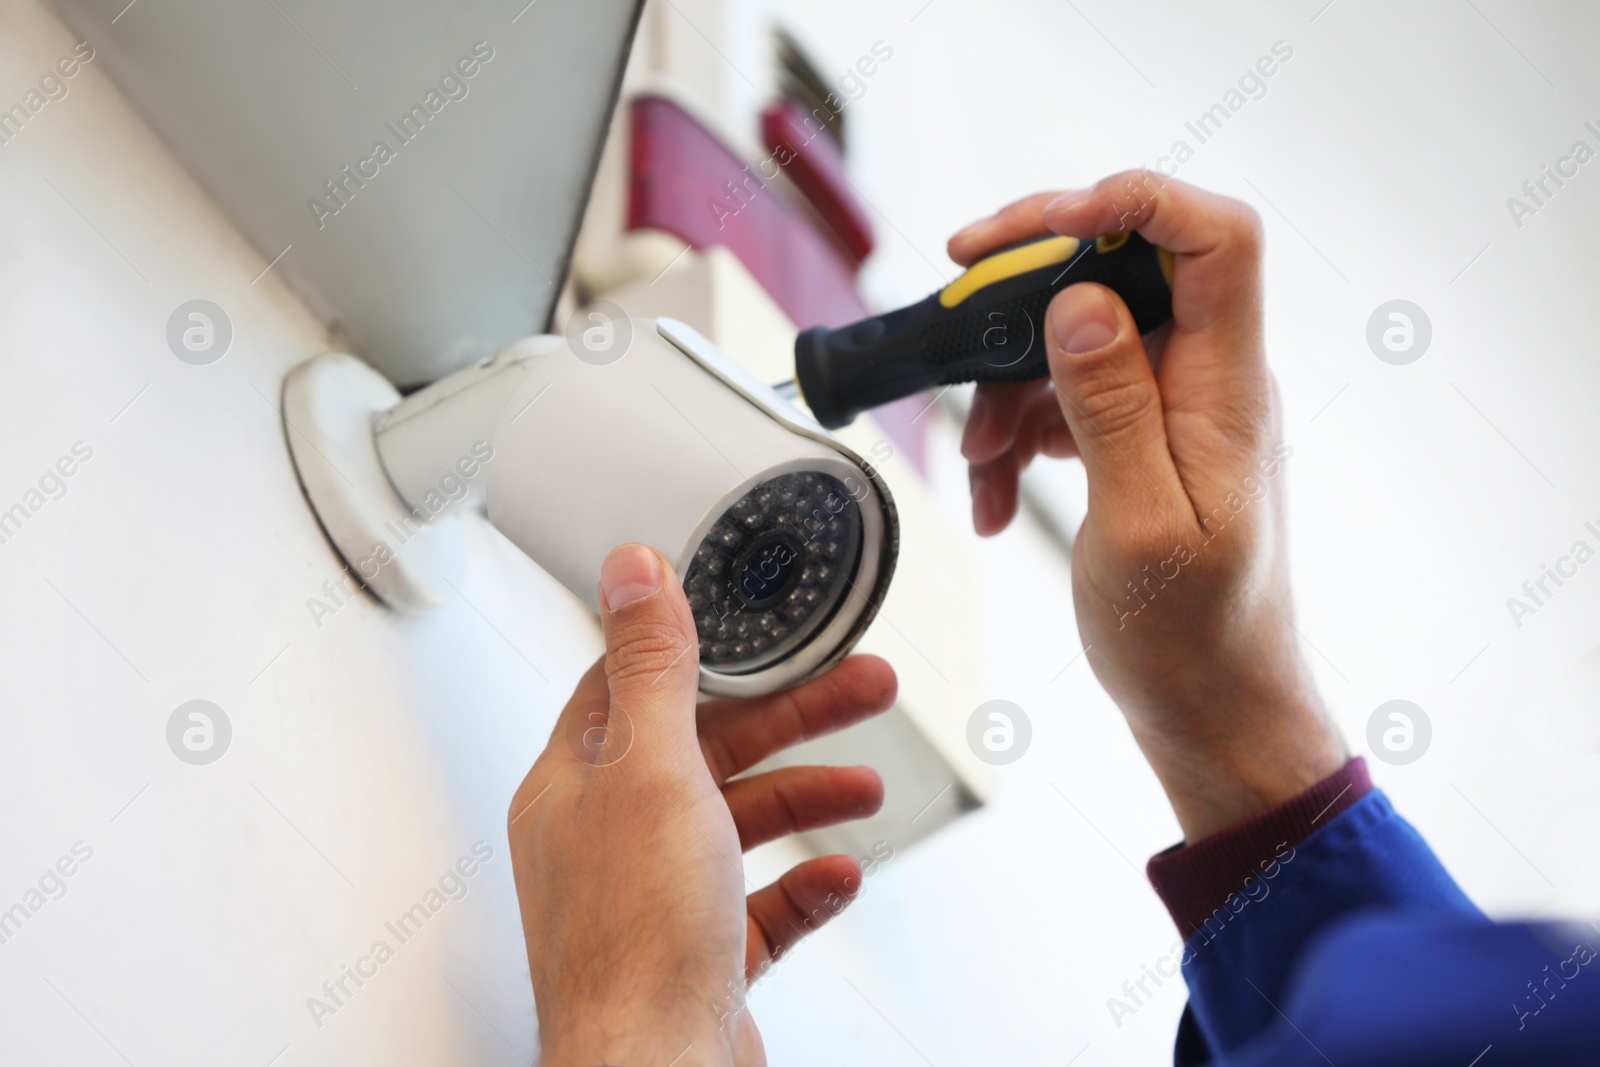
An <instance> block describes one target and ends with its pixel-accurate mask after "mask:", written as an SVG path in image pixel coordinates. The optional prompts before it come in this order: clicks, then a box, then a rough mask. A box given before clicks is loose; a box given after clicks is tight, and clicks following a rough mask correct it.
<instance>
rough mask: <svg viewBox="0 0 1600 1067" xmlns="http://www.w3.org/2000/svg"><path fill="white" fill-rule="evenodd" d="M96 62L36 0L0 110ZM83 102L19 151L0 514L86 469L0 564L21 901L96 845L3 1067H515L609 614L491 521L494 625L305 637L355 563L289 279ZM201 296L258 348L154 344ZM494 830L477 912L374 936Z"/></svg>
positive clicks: (479, 531) (8, 850)
mask: <svg viewBox="0 0 1600 1067" xmlns="http://www.w3.org/2000/svg"><path fill="white" fill-rule="evenodd" d="M130 17H132V16H130ZM72 43H73V40H72V38H71V37H70V36H69V35H68V33H67V32H66V31H65V29H63V28H62V26H61V25H60V23H59V22H58V21H57V20H56V18H55V17H54V15H53V14H50V13H48V12H47V11H46V10H45V9H44V8H42V7H41V6H40V5H39V4H38V3H36V2H32V0H11V2H6V3H4V4H3V5H0V72H3V73H0V100H4V101H6V103H7V104H9V103H10V102H12V101H14V100H18V99H21V98H22V96H23V93H24V92H25V91H26V89H27V87H28V85H29V84H31V83H33V82H35V81H36V79H37V78H38V77H39V76H40V75H42V74H43V73H45V72H46V71H47V70H48V69H49V68H50V66H51V65H52V64H53V63H54V62H55V60H56V59H57V58H58V57H59V56H61V55H63V54H66V53H68V52H69V51H70V49H71V47H72ZM69 84H70V86H71V90H70V93H69V95H68V96H67V97H66V98H65V99H63V100H60V101H58V102H54V103H51V104H49V105H47V106H46V107H45V108H44V109H43V110H41V111H40V112H39V113H38V114H37V115H35V116H34V117H33V119H32V120H31V121H30V123H29V124H28V126H27V127H26V129H25V130H24V131H23V133H22V134H21V135H20V136H19V137H17V138H16V139H15V140H14V141H12V142H11V143H10V144H7V145H4V146H0V204H3V207H0V228H3V233H4V237H3V239H0V367H3V373H4V388H3V389H0V440H3V447H0V500H3V501H4V504H3V505H0V506H4V507H9V506H10V505H11V504H12V503H14V502H17V501H19V500H23V499H24V498H25V493H26V491H27V490H28V489H29V488H30V487H33V486H35V485H36V483H37V480H38V479H39V477H40V475H41V473H42V472H44V471H45V470H46V469H47V467H49V466H50V465H51V464H53V463H54V462H55V461H56V460H57V458H58V457H59V456H61V455H63V454H66V453H68V452H69V450H70V448H71V447H72V445H73V443H74V442H76V441H80V440H81V441H83V442H85V445H86V446H87V447H88V448H92V449H93V456H92V458H91V459H90V460H89V461H88V462H87V463H86V464H84V465H83V466H82V467H81V468H80V469H78V470H77V471H76V473H75V474H74V475H73V477H72V478H71V479H70V480H69V481H68V482H67V486H68V491H67V493H66V495H65V496H64V497H62V498H61V499H59V500H54V501H51V502H49V503H47V504H46V505H45V506H44V507H42V508H41V509H40V510H39V511H38V513H37V514H33V515H32V516H31V517H30V518H28V520H27V521H26V524H25V525H24V526H23V528H22V529H21V531H20V533H17V534H15V535H14V536H12V537H11V538H10V539H9V540H8V541H6V542H5V543H4V544H0V603H4V605H5V610H4V612H3V613H0V676H3V677H4V679H5V685H4V691H5V704H4V711H3V712H0V721H3V723H4V735H3V738H4V742H3V744H0V811H3V812H4V815H3V817H0V909H4V908H9V907H10V906H11V905H12V904H14V903H17V902H22V901H25V900H26V899H27V898H26V893H27V891H28V890H29V889H30V887H36V886H37V884H38V879H39V878H40V876H41V875H42V874H43V873H44V872H45V871H46V870H47V869H48V868H49V867H50V866H51V865H52V864H54V863H55V862H56V861H57V859H58V857H61V856H63V855H67V854H69V853H70V850H71V848H72V846H73V845H74V843H75V842H79V841H82V842H83V843H84V848H86V849H92V858H91V859H89V860H88V862H86V863H84V864H82V866H81V867H79V868H78V869H77V871H76V873H75V874H74V875H73V876H72V877H71V878H69V879H67V880H66V881H65V885H66V887H67V890H68V891H67V893H66V895H65V896H64V897H62V898H61V899H59V900H54V901H51V902H49V903H46V904H44V905H43V906H42V907H41V908H40V909H39V910H38V911H37V913H35V914H33V915H32V916H31V917H30V918H28V919H27V921H26V922H25V924H24V925H23V927H22V929H21V930H20V932H18V933H16V934H15V935H14V936H12V937H11V938H10V939H9V940H8V941H6V942H5V943H4V944H3V945H0V1047H3V1048H4V1049H5V1052H4V1053H3V1054H0V1056H3V1058H4V1059H5V1060H6V1061H7V1062H17V1063H22V1062H27V1063H59V1064H100V1063H108V1064H109V1063H122V1062H123V1058H125V1059H126V1061H127V1062H131V1063H134V1064H155V1063H164V1064H202V1063H203V1064H221V1063H228V1064H241V1065H257V1067H260V1065H265V1064H267V1063H268V1062H276V1063H277V1064H279V1065H284V1067H289V1065H295V1064H312V1063H328V1064H332V1063H378V1062H382V1063H412V1064H419V1065H420V1064H428V1065H436V1064H442V1063H462V1064H467V1063H471V1064H498V1063H504V1064H511V1063H517V1062H526V1061H527V1058H528V1056H529V1055H530V1054H531V1052H532V1049H533V1046H534V1036H533V1016H532V998H531V993H530V991H529V988H528V984H527V977H526V965H525V961H524V959H523V949H522V938H521V934H520V926H519V922H518V918H517V912H516V906H515V898H514V894H513V891H512V885H511V876H510V866H509V860H508V857H507V854H506V848H505V838H504V831H503V827H504V825H505V811H506V805H507V803H508V802H509V798H510V796H511V791H512V790H513V788H514V787H515V785H516V783H517V782H518V781H520V780H521V777H522V775H523V774H524V773H525V772H526V770H527V768H528V766H529V765H530V764H531V762H532V759H533V757H534V755H535V754H536V753H537V752H538V751H539V749H541V748H542V747H543V743H544V739H545V737H546V736H547V734H548V732H549V726H550V723H551V722H552V720H553V715H554V711H555V710H556V709H557V708H558V707H559V706H560V704H561V702H562V701H563V700H564V699H565V696H566V694H567V693H568V692H569V691H570V688H571V685H572V683H573V682H574V681H575V679H576V677H577V676H578V674H580V673H581V671H582V670H583V668H584V667H585V666H586V664H587V663H588V662H590V661H591V660H592V658H593V656H594V655H595V654H596V651H597V649H598V644H597V639H596V632H595V626H594V623H593V621H592V618H591V616H589V614H588V613H587V611H586V610H584V609H583V608H581V607H580V606H579V605H578V604H577V603H576V602H575V601H573V600H572V599H571V598H570V597H568V596H567V594H566V593H565V592H564V591H563V590H561V589H560V588H559V587H557V586H556V585H555V584H554V583H553V582H552V581H550V580H549V579H548V578H546V577H545V576H544V575H543V574H542V573H540V572H539V571H537V570H536V569H535V568H534V567H533V566H532V564H530V563H528V562H527V561H526V560H525V559H524V558H523V557H522V556H520V554H518V553H517V552H516V551H515V550H514V549H512V548H511V547H510V546H509V545H508V544H507V543H506V542H505V541H504V540H503V539H501V538H500V537H499V536H498V535H497V534H495V533H494V532H493V531H490V530H487V529H486V528H484V527H483V526H482V525H481V524H478V523H476V522H475V520H469V524H470V525H469V531H468V533H469V541H470V549H471V556H470V561H469V573H468V576H467V584H466V585H465V586H463V591H464V592H465V594H466V597H467V598H468V600H470V604H468V603H461V602H458V603H456V604H454V605H452V606H450V607H447V608H445V609H442V610H440V611H439V612H437V613H434V614H432V615H429V616H427V617H425V618H418V619H411V620H403V619H399V618H397V617H396V616H394V615H392V614H391V613H389V612H387V611H385V610H384V609H382V608H381V607H379V606H377V605H376V604H375V603H374V602H372V601H370V600H365V599H357V600H355V601H354V602H351V603H348V604H346V605H345V606H343V607H341V608H340V609H339V610H338V611H337V613H336V614H334V615H333V616H332V617H331V618H324V619H323V620H322V625H321V626H320V627H318V626H317V625H315V623H314V622H313V619H312V615H311V612H310V611H309V610H308V607H307V600H308V598H310V597H313V596H318V595H320V593H321V586H322V584H323V582H324V581H327V580H330V579H335V578H337V577H338V576H339V574H340V563H339V561H338V559H337V558H336V557H335V555H334V554H333V552H332V551H331V550H330V549H329V547H328V545H327V543H326V542H325V540H324V539H323V536H322V533H321V531H320V530H319V528H318V527H317V524H316V522H315V520H314V518H313V516H312V515H311V513H310V511H309V510H308V508H307V507H306V504H305V501H304V500H303V498H302V497H301V494H300V489H299V486H298V484H297V483H296V481H295V476H294V471H293V468H292V467H291V465H290V462H289V457H288V453H287V451H286V449H285V445H284V437H283V432H282V429H281V423H280V421H279V416H278V413H277V411H276V410H275V408H274V405H275V404H276V403H277V398H278V392H279V388H280V384H281V380H282V377H283V375H284V373H285V372H286V371H287V370H288V368H290V367H291V366H293V365H294V364H295V363H297V362H299V361H300V360H303V359H305V358H307V357H309V356H311V355H314V354H316V353H318V352H320V351H323V350H325V347H326V345H327V341H326V339H325V338H324V337H323V336H322V334H321V332H320V330H319V329H318V327H317V326H316V325H315V323H314V321H313V320H312V318H311V317H310V316H309V315H308V314H307V313H306V312H305V310H304V309H303V308H302V307H301V306H300V304H299V303H298V302H297V301H296V300H295V299H294V298H293V297H292V296H290V295H289V294H288V292H287V290H286V289H285V288H284V287H283V286H282V285H281V284H280V283H279V280H278V278H277V277H276V275H275V273H268V274H266V275H265V276H264V277H261V278H260V279H259V280H258V281H254V282H253V281H252V280H253V279H256V277H257V275H258V274H260V272H261V271H262V269H263V267H265V266H266V263H265V262H264V261H263V260H262V259H261V258H260V257H259V256H257V255H256V254H255V253H253V252H251V251H250V250H249V249H248V247H247V246H246V244H245V242H244V241H243V240H242V239H241V238H240V237H239V235H238V234H237V233H236V232H235V231H234V229H233V228H232V227H231V226H230V225H229V224H228V223H227V222H226V221H225V220H224V219H223V217H222V216H221V215H220V214H218V212H217V211H216V209H215V208H214V207H213V206H212V205H211V204H210V203H209V202H208V201H207V199H206V198H205V196H204V195H203V194H202V193H201V192H200V190H199V189H198V187H197V186H196V185H195V184H194V182H193V181H191V180H190V178H189V177H188V176H187V175H186V174H185V173H184V171H183V170H182V169H181V168H180V167H179V166H178V164H177V163H176V162H175V161H174V159H173V158H172V157H171V156H170V155H169V154H168V153H167V152H166V151H165V149H164V148H163V147H162V145H161V144H160V143H159V142H158V141H157V140H156V138H155V137H154V136H153V135H152V134H151V133H150V131H149V129H148V128H147V127H146V126H145V124H144V123H143V122H142V121H141V120H140V119H139V117H138V116H137V115H136V114H134V113H133V112H132V111H131V110H130V109H129V108H128V107H127V106H126V104H125V103H124V101H123V100H122V99H121V97H120V96H119V95H118V93H117V91H116V90H115V88H114V87H113V86H112V85H111V83H110V82H109V81H108V79H107V77H106V74H105V71H104V69H103V67H102V66H101V65H98V64H96V63H90V64H89V66H88V67H87V69H85V70H84V71H83V72H81V73H80V74H79V75H78V76H77V77H76V78H74V79H72V81H71V82H70V83H69ZM195 297H204V298H206V299H209V300H212V301H214V302H216V303H217V304H219V305H220V306H221V307H222V308H224V309H225V311H226V312H227V314H228V316H229V317H230V318H231V320H232V323H233V328H234V340H233V344H232V349H231V350H230V351H229V352H228V354H227V355H226V356H225V357H224V358H223V359H222V360H221V361H220V362H217V363H215V364H212V365H210V366H205V367H197V366H190V365H188V364H185V363H182V362H180V361H179V360H178V359H177V358H175V357H174V355H173V353H172V352H171V351H170V350H169V349H168V347H167V342H166V338H165V331H166V322H167V318H168V316H169V314H170V313H171V312H172V310H173V309H174V308H175V307H177V306H178V305H179V304H180V303H182V302H184V301H187V300H190V299H192V298H195ZM135 398H136V399H135ZM130 401H131V403H130ZM480 612H481V615H480ZM196 698H203V699H207V700H210V701H213V702H215V703H216V704H218V705H219V706H221V707H222V708H223V709H224V711H225V712H226V714H227V715H228V717H229V718H230V720H231V722H232V725H233V731H234V733H233V739H232V742H231V747H230V748H229V750H228V751H227V753H226V755H225V756H224V757H223V758H222V759H221V760H220V761H219V762H217V763H215V764H212V765H210V766H202V767H196V766H189V765H187V764H185V763H183V762H180V761H179V760H178V759H177V758H175V757H174V755H173V753H172V752H171V751H169V749H168V747H167V741H166V724H167V720H168V717H169V716H170V715H171V714H172V712H173V710H174V709H175V708H176V707H177V706H178V705H179V704H181V703H183V702H185V701H188V700H191V699H196ZM478 840H482V841H484V842H485V843H486V844H487V846H488V847H489V848H490V849H492V850H493V855H492V858H491V859H490V860H489V861H488V862H487V863H485V864H484V865H483V867H482V869H481V870H479V871H478V872H477V873H476V874H475V876H474V877H473V878H472V879H470V880H468V881H467V882H466V885H467V886H468V887H469V888H468V892H467V894H466V896H465V897H464V898H463V899H461V900H459V901H454V902H451V903H448V904H446V905H445V906H444V907H443V908H442V909H441V910H440V912H439V913H438V914H437V915H435V916H434V917H432V918H431V919H430V920H429V922H428V923H427V924H426V925H425V926H424V927H423V928H422V930H421V931H420V932H419V933H418V934H417V935H416V936H415V938H414V939H412V940H411V941H410V942H409V943H407V944H404V945H401V944H399V943H398V941H397V939H395V938H394V937H393V936H392V935H390V934H388V933H386V931H385V928H384V923H385V922H386V921H389V920H393V919H395V918H396V917H398V916H399V914H400V913H402V912H403V911H405V910H406V909H407V908H408V907H410V905H411V904H413V903H415V902H417V901H418V900H419V899H421V898H422V896H423V895H424V893H425V892H426V891H427V890H428V889H429V887H430V886H433V885H435V884H436V883H437V881H438V879H439V878H440V876H441V874H443V872H444V871H445V870H446V868H447V867H449V866H450V865H451V864H453V863H454V862H455V861H456V860H457V859H458V857H461V856H463V855H467V854H469V853H470V851H471V849H472V847H473V843H474V842H475V841H478ZM51 885H52V886H53V883H51ZM379 938H383V939H385V940H387V941H389V943H390V946H391V948H393V949H395V956H394V958H393V959H391V960H389V961H388V962H386V963H384V964H383V965H382V966H381V967H379V968H378V971H377V975H376V977H374V978H372V979H370V980H368V981H367V982H366V985H365V986H364V987H362V988H360V989H355V987H354V986H353V985H351V986H350V988H351V989H352V990H354V992H355V995H354V996H353V997H352V998H351V999H350V1000H349V1001H348V1003H347V1005H346V1006H344V1007H342V1008H340V1010H339V1011H338V1012H337V1013H336V1014H335V1015H333V1016H332V1017H331V1018H324V1019H323V1020H322V1026H321V1027H320V1028H318V1027H317V1026H316V1025H314V1023H313V1019H312V1014H311V1012H310V1011H309V1010H308V1008H307V1005H306V1000H307V998H308V997H311V996H312V995H315V994H317V993H319V991H320V986H321V984H322V982H323V981H324V980H326V979H328V978H332V977H338V975H339V968H340V965H342V964H354V963H356V962H357V960H358V959H359V958H360V957H361V956H363V955H365V954H366V953H368V952H369V951H370V949H371V947H372V945H373V942H374V941H375V940H377V939H379ZM286 1047H287V1050H285V1049H286ZM280 1053H281V1057H280V1058H278V1059H276V1060H275V1061H274V1057H275V1056H279V1054H280Z"/></svg>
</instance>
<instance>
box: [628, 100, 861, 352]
mask: <svg viewBox="0 0 1600 1067" xmlns="http://www.w3.org/2000/svg"><path fill="white" fill-rule="evenodd" d="M630 120H631V121H630V149H631V153H630V156H631V159H630V168H629V169H630V175H629V188H628V222H627V225H628V229H630V230H637V229H645V228H650V229H658V230H664V231H666V232H667V233H670V234H672V235H674V236H675V237H678V238H679V239H680V240H683V241H686V242H688V244H689V245H690V246H691V247H693V248H696V249H703V248H709V247H711V246H713V245H721V246H722V247H724V248H726V249H728V250H729V251H731V252H732V253H733V254H734V255H736V256H738V257H739V261H740V262H742V263H743V264H744V265H745V267H746V268H747V269H748V270H749V271H750V273H751V275H753V276H754V277H755V279H756V281H758V282H760V283H761V286H762V288H764V289H765V290H766V291H767V293H768V294H770V295H771V297H772V299H773V301H774V302H776V303H777V305H778V306H779V307H781V308H782V309H783V310H784V313H785V314H787V315H788V316H789V318H790V319H792V320H793V321H794V323H795V325H796V326H798V327H799V328H800V329H802V330H804V329H808V328H810V327H812V326H829V327H834V326H843V325H845V324H847V323H850V322H854V321H856V320H858V319H863V318H865V317H866V316H867V314H868V312H867V308H866V305H864V304H863V303H862V302H861V298H860V297H859V296H858V295H857V294H856V282H855V269H854V268H855V265H854V264H853V263H851V262H850V261H849V259H848V258H847V257H846V256H845V255H844V254H843V252H842V251H841V250H840V248H839V246H838V244H837V243H836V242H835V241H834V240H833V238H832V237H831V236H829V235H828V234H826V233H825V232H824V231H823V230H822V228H821V227H820V226H819V225H818V224H817V223H816V221H815V220H814V219H812V218H811V217H810V216H809V215H807V214H806V213H805V212H804V211H802V210H801V209H800V208H799V207H797V206H796V205H794V204H792V203H790V202H789V201H788V200H787V199H785V198H784V197H783V195H782V194H781V193H780V192H779V191H778V190H777V189H775V188H773V187H772V186H771V185H770V184H769V183H768V181H767V180H766V179H770V178H771V177H773V176H775V175H776V174H777V172H778V163H777V161H776V160H775V159H772V158H768V159H765V160H762V161H761V162H760V163H757V164H756V165H755V166H747V165H746V164H745V163H744V162H743V161H741V160H740V159H739V157H738V156H736V155H734V153H733V152H731V151H730V150H729V149H728V148H727V147H726V146H724V145H723V143H722V142H721V141H720V140H718V139H717V137H716V135H715V134H713V133H712V132H711V131H710V130H708V129H706V128H705V127H704V126H703V125H701V124H700V122H699V121H697V120H696V119H695V118H694V117H693V116H691V115H689V114H688V112H686V111H684V110H683V109H682V108H681V107H679V106H678V105H677V104H675V103H673V102H672V101H671V100H668V99H666V98H665V97H661V96H640V97H637V98H636V99H634V100H633V102H632V105H631V109H630ZM764 176H765V177H764Z"/></svg>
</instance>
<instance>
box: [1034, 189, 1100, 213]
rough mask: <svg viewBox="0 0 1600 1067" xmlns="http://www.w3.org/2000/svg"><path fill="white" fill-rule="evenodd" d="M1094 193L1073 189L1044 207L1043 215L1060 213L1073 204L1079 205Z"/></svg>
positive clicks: (1088, 190)
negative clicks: (1053, 212) (1054, 212)
mask: <svg viewBox="0 0 1600 1067" xmlns="http://www.w3.org/2000/svg"><path fill="white" fill-rule="evenodd" d="M1093 193H1094V190H1093V189H1074V190H1073V191H1072V192H1070V193H1062V194H1061V195H1060V196H1058V197H1056V198H1055V199H1054V200H1052V201H1050V202H1049V203H1048V204H1046V205H1045V206H1044V210H1045V214H1047V215H1048V214H1049V213H1050V212H1052V211H1062V210H1065V209H1066V208H1069V207H1072V206H1073V205H1075V204H1081V203H1083V202H1084V201H1085V200H1087V199H1089V197H1090V196H1091V195H1092V194H1093Z"/></svg>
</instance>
